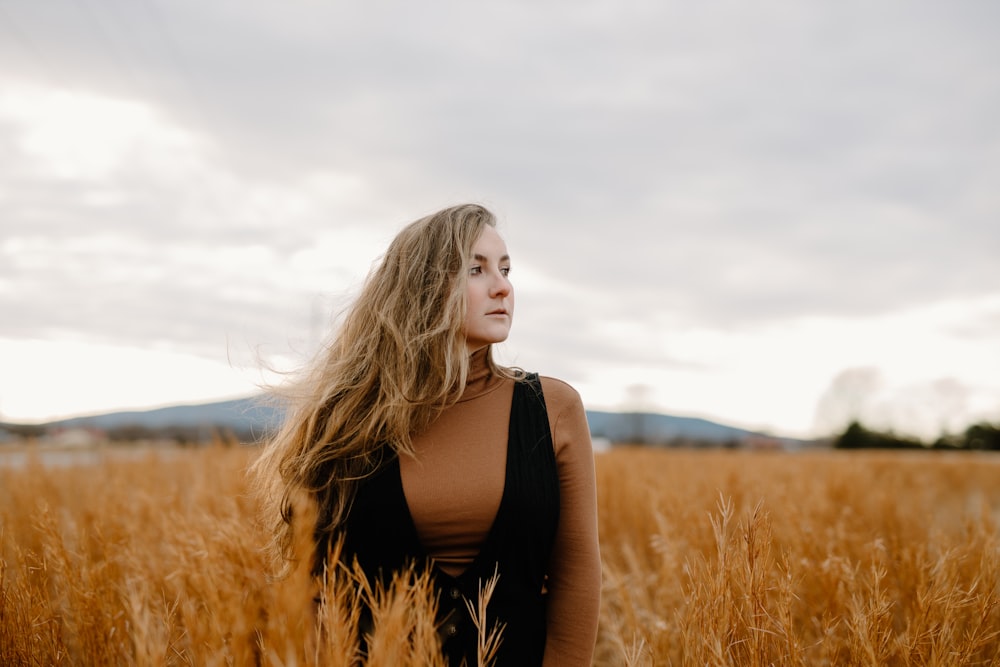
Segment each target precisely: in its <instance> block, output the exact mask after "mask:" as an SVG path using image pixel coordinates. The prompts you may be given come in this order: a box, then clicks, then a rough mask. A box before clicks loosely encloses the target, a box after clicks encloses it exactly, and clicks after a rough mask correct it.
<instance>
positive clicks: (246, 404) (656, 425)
mask: <svg viewBox="0 0 1000 667" xmlns="http://www.w3.org/2000/svg"><path fill="white" fill-rule="evenodd" d="M281 417H282V413H281V410H280V409H279V408H278V407H276V406H274V405H272V404H269V403H268V402H267V401H266V400H264V399H263V398H254V397H249V398H242V399H236V400H230V401H219V402H215V403H204V404H199V405H176V406H171V407H165V408H157V409H153V410H137V411H128V412H112V413H108V414H101V415H93V416H87V417H75V418H72V419H63V420H59V421H55V422H51V423H49V424H45V425H44V426H45V427H47V428H49V429H52V428H96V429H101V430H104V431H111V430H115V429H124V428H131V427H138V428H141V429H146V430H150V431H154V430H158V429H169V428H185V429H205V430H206V431H210V430H211V429H227V430H230V431H232V432H234V433H237V434H240V435H241V436H247V435H249V436H253V437H260V436H261V435H263V434H266V433H267V432H269V431H271V430H273V429H274V428H275V427H276V426H277V425H278V424H279V423H280V421H281ZM587 420H588V422H589V423H590V430H591V434H592V435H593V437H594V438H595V439H596V438H601V439H605V440H608V441H610V442H634V443H650V444H665V443H671V442H681V441H683V442H688V443H695V442H702V443H706V444H725V443H740V442H746V441H748V440H761V439H770V440H774V441H777V442H779V443H781V444H783V445H785V446H796V445H800V444H803V443H802V442H801V441H798V440H794V439H789V438H773V437H771V436H768V435H766V434H762V433H757V432H754V431H748V430H746V429H741V428H736V427H734V426H727V425H725V424H720V423H717V422H713V421H709V420H707V419H699V418H695V417H676V416H672V415H664V414H655V413H647V412H631V413H626V412H601V411H596V410H588V411H587Z"/></svg>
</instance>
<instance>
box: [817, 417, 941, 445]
mask: <svg viewBox="0 0 1000 667" xmlns="http://www.w3.org/2000/svg"><path fill="white" fill-rule="evenodd" d="M833 446H834V447H835V448H837V449H924V445H923V443H922V442H920V441H919V440H914V439H912V438H904V437H900V436H897V435H895V434H892V433H880V432H878V431H870V430H868V429H866V428H865V427H864V426H862V425H861V424H860V423H858V422H856V421H853V422H851V423H850V424H849V425H848V426H847V428H846V429H845V430H844V432H843V433H841V434H840V435H839V436H837V438H836V439H835V440H834V441H833Z"/></svg>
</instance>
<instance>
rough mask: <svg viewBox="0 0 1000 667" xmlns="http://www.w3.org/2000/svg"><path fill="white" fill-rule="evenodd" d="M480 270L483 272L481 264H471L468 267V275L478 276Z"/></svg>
mask: <svg viewBox="0 0 1000 667" xmlns="http://www.w3.org/2000/svg"><path fill="white" fill-rule="evenodd" d="M482 272H483V267H481V266H473V267H471V268H470V269H469V275H472V276H478V275H479V274H480V273H482Z"/></svg>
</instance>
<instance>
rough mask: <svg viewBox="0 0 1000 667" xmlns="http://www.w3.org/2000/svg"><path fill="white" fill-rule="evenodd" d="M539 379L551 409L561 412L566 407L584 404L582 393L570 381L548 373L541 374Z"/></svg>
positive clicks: (546, 402) (546, 403)
mask: <svg viewBox="0 0 1000 667" xmlns="http://www.w3.org/2000/svg"><path fill="white" fill-rule="evenodd" d="M539 380H540V381H541V383H542V395H543V396H545V405H546V406H547V407H548V409H549V410H555V411H556V412H561V411H562V410H563V409H566V408H574V407H577V406H579V407H582V406H583V400H582V399H581V398H580V393H579V392H578V391H577V390H576V389H574V388H573V386H572V385H570V384H569V383H568V382H566V381H564V380H560V379H559V378H554V377H550V376H548V375H540V376H539Z"/></svg>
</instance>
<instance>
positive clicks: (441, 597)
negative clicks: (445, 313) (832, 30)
mask: <svg viewBox="0 0 1000 667" xmlns="http://www.w3.org/2000/svg"><path fill="white" fill-rule="evenodd" d="M558 521H559V476H558V471H557V470H556V460H555V452H554V450H553V446H552V434H551V432H550V431H549V422H548V415H547V413H546V410H545V399H544V397H543V396H542V389H541V383H540V382H539V380H538V376H537V375H536V374H531V375H529V376H527V378H526V379H525V380H524V381H518V382H515V384H514V397H513V400H512V402H511V410H510V431H509V436H508V440H507V471H506V476H505V479H504V490H503V497H502V499H501V501H500V508H499V510H498V511H497V515H496V517H495V518H494V520H493V525H492V527H491V528H490V531H489V534H488V535H487V537H486V540H485V541H484V542H483V544H482V546H481V549H480V551H479V554H478V555H477V556H476V558H475V560H473V562H472V563H471V565H470V566H469V567H468V568H467V569H466V570H465V571H464V572H463V573H462V574H461V575H459V576H458V577H452V576H450V575H448V574H446V573H444V572H442V571H440V570H434V580H435V588H436V590H437V593H438V605H439V616H438V619H437V620H438V622H439V624H440V634H441V638H442V640H443V646H444V651H445V654H446V655H447V657H448V659H449V662H450V664H451V665H453V666H457V665H459V664H460V663H461V662H462V660H463V659H464V660H466V661H467V662H468V664H469V665H475V664H477V656H476V627H475V625H474V624H473V623H472V619H471V617H470V616H469V613H468V610H467V609H466V605H465V600H466V599H468V600H470V601H471V602H472V603H473V605H475V604H476V603H477V601H478V590H479V586H480V585H481V584H480V582H485V581H486V580H487V579H489V578H490V577H491V576H492V575H493V573H494V570H497V571H499V573H500V578H499V580H498V581H497V585H496V589H495V590H494V592H493V596H492V598H491V599H490V602H489V606H488V607H487V610H486V612H487V624H486V628H485V629H486V631H487V632H488V631H489V630H490V629H492V628H493V626H494V623H495V622H497V621H499V622H500V623H502V624H504V628H503V633H502V642H501V644H500V649H499V652H498V653H497V658H496V662H495V663H494V664H495V665H496V667H507V666H511V667H513V666H517V667H528V666H530V665H541V663H542V656H543V654H544V652H545V606H546V605H545V595H544V593H543V589H544V587H545V576H546V573H547V569H548V564H549V556H550V554H551V553H552V546H553V542H554V541H555V532H556V526H557V524H558ZM324 546H325V545H324ZM343 553H344V554H345V556H346V558H347V559H348V562H349V561H350V559H351V558H352V557H354V556H357V558H358V562H359V563H360V565H361V566H362V568H363V569H364V571H365V574H366V575H367V576H368V578H369V580H371V581H374V580H375V579H376V578H382V579H383V581H385V582H386V583H388V582H389V580H391V577H392V573H393V572H394V571H397V570H399V569H401V568H402V567H404V565H405V564H406V563H408V562H411V561H412V562H414V563H415V564H416V565H417V566H418V567H421V566H422V567H427V566H428V564H429V559H428V556H427V554H426V553H425V552H424V549H423V546H422V545H421V543H420V539H419V538H418V536H417V529H416V527H415V526H414V524H413V518H412V517H411V516H410V512H409V509H408V507H407V504H406V497H405V496H404V494H403V484H402V479H401V478H400V473H399V461H398V459H396V458H393V459H392V460H391V462H389V463H388V464H386V465H385V467H384V468H383V469H382V470H381V471H379V472H378V473H377V474H376V475H375V476H374V477H371V478H369V479H368V480H366V481H365V482H364V483H362V485H361V486H360V487H359V488H358V491H357V495H356V497H355V500H354V505H353V506H352V508H351V512H350V515H349V516H348V519H347V522H346V526H345V543H344V552H343Z"/></svg>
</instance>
